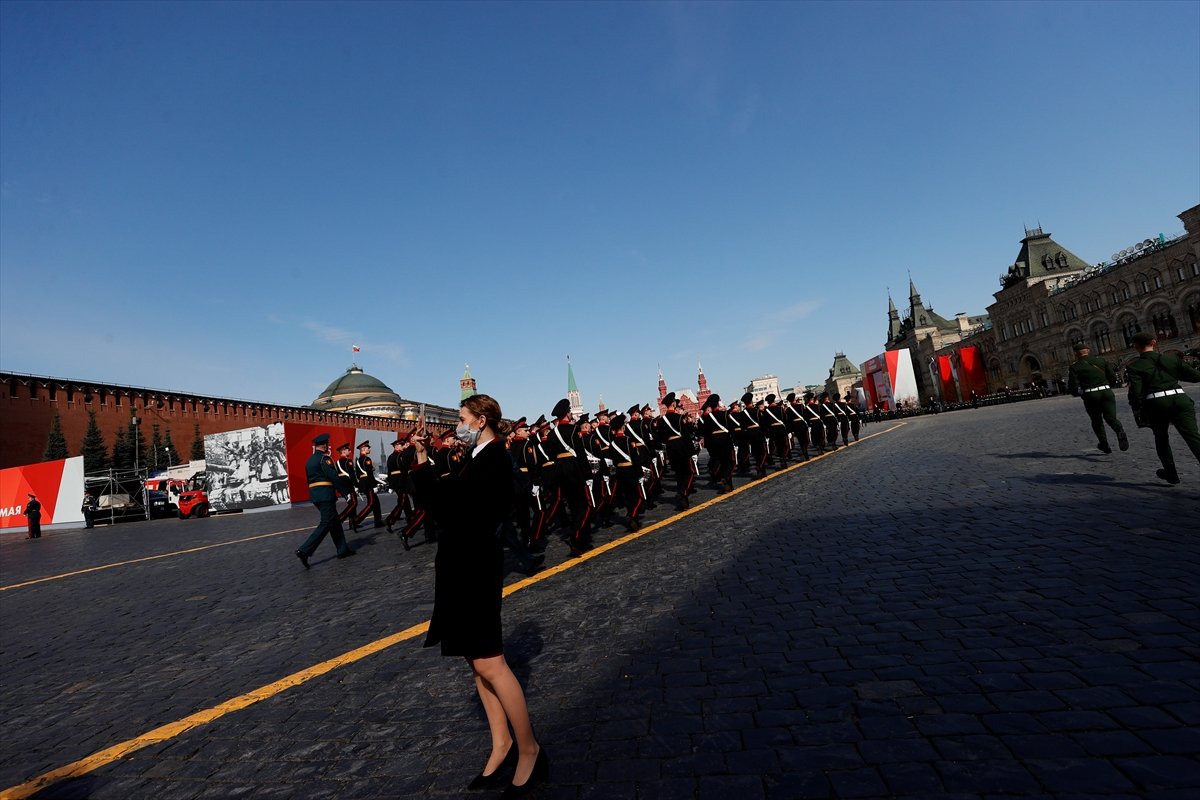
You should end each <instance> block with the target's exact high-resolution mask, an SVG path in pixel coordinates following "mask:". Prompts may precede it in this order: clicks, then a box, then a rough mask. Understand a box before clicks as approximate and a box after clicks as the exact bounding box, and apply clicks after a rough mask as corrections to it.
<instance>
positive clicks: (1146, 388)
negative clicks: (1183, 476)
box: [1127, 350, 1200, 483]
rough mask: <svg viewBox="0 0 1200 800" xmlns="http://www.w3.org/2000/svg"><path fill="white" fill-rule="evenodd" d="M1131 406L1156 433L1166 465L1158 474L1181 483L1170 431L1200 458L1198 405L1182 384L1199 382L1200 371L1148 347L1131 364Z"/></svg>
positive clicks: (1161, 456) (1156, 448) (1136, 414)
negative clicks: (1174, 431) (1176, 467)
mask: <svg viewBox="0 0 1200 800" xmlns="http://www.w3.org/2000/svg"><path fill="white" fill-rule="evenodd" d="M1127 374H1128V376H1129V405H1130V407H1131V408H1132V409H1133V413H1134V415H1135V416H1137V417H1138V419H1139V420H1140V421H1141V422H1142V423H1143V424H1145V425H1148V426H1149V427H1150V430H1152V431H1153V432H1154V449H1155V450H1157V451H1158V460H1159V461H1161V462H1162V465H1163V468H1162V469H1160V470H1159V471H1158V477H1160V478H1162V479H1163V480H1165V481H1167V483H1179V473H1178V472H1176V470H1175V457H1174V455H1172V453H1171V442H1170V440H1169V439H1168V438H1167V431H1168V429H1169V428H1170V426H1172V425H1174V426H1175V430H1177V431H1179V435H1180V436H1182V437H1183V441H1184V442H1186V443H1187V446H1188V448H1189V449H1190V450H1191V451H1192V455H1194V456H1195V457H1196V460H1197V461H1200V431H1197V429H1196V404H1195V403H1193V402H1192V398H1190V397H1188V396H1187V394H1185V393H1184V391H1183V389H1182V388H1180V386H1179V381H1180V379H1183V380H1187V381H1192V382H1196V381H1200V370H1197V369H1196V368H1195V367H1192V366H1189V365H1188V364H1186V363H1184V361H1183V359H1181V358H1179V357H1178V356H1170V355H1163V354H1161V353H1156V352H1154V351H1153V350H1147V351H1145V352H1143V353H1142V354H1141V355H1140V356H1138V357H1137V358H1136V359H1134V360H1133V362H1132V363H1130V365H1129V368H1128V373H1127Z"/></svg>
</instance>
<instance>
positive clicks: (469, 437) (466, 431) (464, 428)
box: [454, 422, 483, 447]
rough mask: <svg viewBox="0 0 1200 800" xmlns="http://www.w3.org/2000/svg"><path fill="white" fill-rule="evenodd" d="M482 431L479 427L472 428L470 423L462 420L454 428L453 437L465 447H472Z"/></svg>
mask: <svg viewBox="0 0 1200 800" xmlns="http://www.w3.org/2000/svg"><path fill="white" fill-rule="evenodd" d="M482 432H483V431H481V430H479V428H472V427H471V426H470V425H468V424H467V423H465V422H463V423H460V424H459V426H458V427H457V428H455V429H454V438H455V439H458V440H459V441H460V442H462V443H463V444H465V445H466V446H467V447H474V446H475V444H476V443H477V442H478V441H479V434H481V433H482Z"/></svg>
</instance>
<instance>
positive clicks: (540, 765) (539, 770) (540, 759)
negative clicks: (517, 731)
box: [500, 747, 550, 800]
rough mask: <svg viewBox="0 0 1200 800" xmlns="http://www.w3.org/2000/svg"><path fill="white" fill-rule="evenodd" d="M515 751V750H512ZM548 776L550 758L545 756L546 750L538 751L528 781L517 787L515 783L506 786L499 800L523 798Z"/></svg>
mask: <svg viewBox="0 0 1200 800" xmlns="http://www.w3.org/2000/svg"><path fill="white" fill-rule="evenodd" d="M514 749H515V748H514ZM549 776H550V758H549V756H547V755H546V748H544V747H543V748H542V749H541V750H538V754H537V761H534V762H533V772H530V773H529V780H527V781H525V782H524V783H522V784H521V785H520V786H517V785H516V784H515V783H510V784H508V786H507V787H505V789H504V794H502V795H500V800H517V798H519V797H525V796H526V795H528V794H529V793H530V792H532V791H533V789H534V787H535V786H536V785H537V784H539V783H541V782H542V781H544V780H546V778H548V777H549Z"/></svg>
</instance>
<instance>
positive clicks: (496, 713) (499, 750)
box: [475, 672, 513, 775]
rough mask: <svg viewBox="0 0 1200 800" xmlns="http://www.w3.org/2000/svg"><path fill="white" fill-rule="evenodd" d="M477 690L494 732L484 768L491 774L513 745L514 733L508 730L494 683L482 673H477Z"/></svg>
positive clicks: (489, 724) (486, 773) (490, 728)
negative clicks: (489, 753)
mask: <svg viewBox="0 0 1200 800" xmlns="http://www.w3.org/2000/svg"><path fill="white" fill-rule="evenodd" d="M475 690H476V691H478V692H479V701H480V702H481V703H483V711H484V713H485V714H487V720H488V729H489V730H490V731H491V734H492V752H491V755H489V756H488V761H487V765H486V766H484V768H483V773H482V774H484V775H491V774H492V773H493V772H495V771H496V770H497V769H499V768H500V764H501V763H503V761H504V757H505V756H507V755H508V750H509V748H510V747H512V743H513V739H512V735H511V734H510V733H509V732H508V717H507V716H505V714H504V707H503V706H502V705H501V704H500V698H499V697H497V696H496V692H495V690H493V689H492V685H491V684H490V683H488V682H487V681H486V680H485V679H484V677H483V676H482V675H480V674H479V673H478V672H476V673H475Z"/></svg>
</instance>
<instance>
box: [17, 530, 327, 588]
mask: <svg viewBox="0 0 1200 800" xmlns="http://www.w3.org/2000/svg"><path fill="white" fill-rule="evenodd" d="M306 530H308V528H289V529H288V530H286V531H274V532H272V533H262V534H259V535H258V536H250V537H247V538H245V539H234V540H232V541H229V542H217V543H216V544H206V545H203V546H202V547H191V548H188V549H187V550H176V551H174V552H172V553H160V554H159V555H156V556H145V557H144V558H134V559H130V560H129V561H117V562H114V563H112V564H101V565H100V566H98V567H88V568H87V569H77V570H75V571H74V572H64V573H62V574H61V575H47V576H46V577H44V578H34V579H33V580H31V581H24V582H22V583H11V584H9V585H8V586H0V592H7V591H8V590H9V589H20V588H21V587H22V586H33V585H34V584H35V583H45V582H46V581H60V580H62V579H63V578H70V577H73V576H75V575H86V574H87V573H89V572H99V571H100V570H105V569H116V568H117V567H127V566H129V565H130V564H141V563H142V562H145V561H157V560H158V559H160V558H174V557H175V556H183V555H187V554H188V553H199V552H200V551H201V550H211V549H213V548H214V547H228V546H229V545H231V544H244V543H246V542H253V541H254V540H255V539H267V538H270V537H271V536H282V535H283V534H285V533H295V532H296V531H306Z"/></svg>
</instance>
